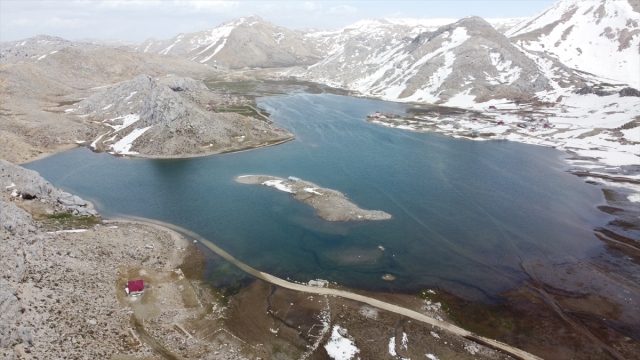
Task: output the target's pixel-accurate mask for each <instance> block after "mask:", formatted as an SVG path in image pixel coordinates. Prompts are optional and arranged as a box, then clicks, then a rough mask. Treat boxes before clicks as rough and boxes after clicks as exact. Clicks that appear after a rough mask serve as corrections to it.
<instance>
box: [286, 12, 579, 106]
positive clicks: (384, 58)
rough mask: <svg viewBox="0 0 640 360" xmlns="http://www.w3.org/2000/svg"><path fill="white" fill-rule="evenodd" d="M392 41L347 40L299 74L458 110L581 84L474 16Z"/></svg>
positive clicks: (371, 93)
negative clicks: (471, 104) (471, 102)
mask: <svg viewBox="0 0 640 360" xmlns="http://www.w3.org/2000/svg"><path fill="white" fill-rule="evenodd" d="M391 26H393V25H391ZM361 28H364V29H365V30H366V27H364V26H363V27H361ZM358 30H360V29H358ZM390 34H392V32H388V33H383V34H381V35H380V36H371V34H369V36H357V35H356V36H348V37H345V38H344V40H342V41H340V42H336V43H335V44H337V45H336V46H334V47H332V48H331V49H330V50H329V52H328V55H327V56H326V57H325V59H323V60H322V61H321V62H319V63H317V64H314V65H312V66H310V67H309V68H308V69H307V70H306V71H303V72H301V73H298V74H297V75H299V76H301V77H303V78H305V79H308V80H312V81H318V82H323V83H328V84H330V85H332V86H335V87H340V88H346V89H350V90H354V91H356V92H358V93H361V94H364V95H369V96H378V97H381V98H383V99H389V100H401V101H415V102H429V103H446V102H448V103H451V104H456V105H461V103H464V102H468V101H469V100H474V101H475V102H485V101H488V100H490V99H494V98H504V99H510V100H529V99H531V98H533V96H534V95H535V93H536V92H540V91H545V90H550V89H553V87H554V86H557V83H562V84H563V85H565V86H568V85H581V84H582V79H581V78H580V77H578V76H577V75H575V74H574V73H572V72H571V71H570V70H569V69H568V68H566V67H564V66H563V65H562V64H560V63H559V62H557V61H555V60H553V59H551V58H548V57H546V56H545V55H544V54H538V55H534V54H527V53H525V52H523V51H522V50H521V49H519V48H518V47H516V46H514V45H513V44H512V43H511V42H510V41H509V39H508V38H506V37H505V36H504V35H502V34H501V33H500V32H498V31H497V30H495V29H494V28H493V27H492V26H491V24H489V23H488V22H486V21H485V20H483V19H481V18H479V17H470V18H465V19H462V20H460V21H458V22H455V23H453V24H450V25H445V26H443V27H440V28H438V29H437V30H435V31H431V30H430V29H429V30H428V31H424V32H422V33H420V34H418V35H417V36H415V37H412V36H411V35H413V34H412V33H411V32H410V31H408V32H407V33H406V36H393V35H390ZM291 74H295V73H293V72H292V73H291ZM552 78H554V80H553V84H552Z"/></svg>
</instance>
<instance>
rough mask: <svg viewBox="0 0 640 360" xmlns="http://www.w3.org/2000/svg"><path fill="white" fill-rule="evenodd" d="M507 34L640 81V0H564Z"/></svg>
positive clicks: (617, 77) (595, 69)
mask: <svg viewBox="0 0 640 360" xmlns="http://www.w3.org/2000/svg"><path fill="white" fill-rule="evenodd" d="M506 35H507V36H508V37H509V38H510V39H511V41H513V42H514V43H516V44H518V45H519V46H521V47H523V48H524V49H528V50H533V51H542V52H546V53H549V54H553V55H554V56H555V57H557V58H558V59H559V60H560V61H561V62H562V63H564V64H565V65H567V66H569V67H572V68H575V69H579V70H582V71H587V72H590V73H593V74H596V75H600V76H604V77H607V78H610V79H612V80H614V81H617V82H621V83H626V84H630V85H632V86H634V87H638V86H640V65H639V64H640V2H639V1H637V0H615V1H614V0H561V1H558V2H557V3H556V4H554V5H553V6H551V7H550V8H549V9H547V10H545V11H543V12H542V13H540V14H539V15H537V16H535V17H533V18H532V19H530V20H528V21H526V22H523V23H521V24H519V25H517V26H515V27H514V28H512V29H510V30H509V31H508V32H507V33H506Z"/></svg>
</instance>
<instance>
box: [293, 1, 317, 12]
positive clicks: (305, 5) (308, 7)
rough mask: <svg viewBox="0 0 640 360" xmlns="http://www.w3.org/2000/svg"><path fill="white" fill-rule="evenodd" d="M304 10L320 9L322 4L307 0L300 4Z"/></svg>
mask: <svg viewBox="0 0 640 360" xmlns="http://www.w3.org/2000/svg"><path fill="white" fill-rule="evenodd" d="M299 8H300V9H302V10H304V11H318V10H321V9H322V5H321V4H318V3H317V2H314V1H305V2H303V3H302V4H300V6H299Z"/></svg>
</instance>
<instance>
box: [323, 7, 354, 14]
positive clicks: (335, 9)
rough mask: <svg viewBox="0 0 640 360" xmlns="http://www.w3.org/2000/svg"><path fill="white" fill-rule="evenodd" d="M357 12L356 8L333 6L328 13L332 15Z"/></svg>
mask: <svg viewBox="0 0 640 360" xmlns="http://www.w3.org/2000/svg"><path fill="white" fill-rule="evenodd" d="M357 11H358V9H357V8H355V7H353V6H349V5H340V6H334V7H332V8H330V9H329V12H330V13H334V14H353V13H355V12H357Z"/></svg>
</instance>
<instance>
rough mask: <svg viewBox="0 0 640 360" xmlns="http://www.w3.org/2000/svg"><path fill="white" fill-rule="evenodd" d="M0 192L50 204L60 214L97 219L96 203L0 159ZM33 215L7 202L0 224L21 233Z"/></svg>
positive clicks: (0, 210) (1, 212)
mask: <svg viewBox="0 0 640 360" xmlns="http://www.w3.org/2000/svg"><path fill="white" fill-rule="evenodd" d="M0 189H3V190H4V191H6V192H7V193H11V195H9V196H10V197H20V198H22V199H25V200H31V201H41V202H49V203H51V204H53V205H54V206H55V207H56V208H57V209H58V210H59V211H61V212H69V213H71V214H73V215H78V216H95V215H97V212H96V211H95V210H94V208H93V204H92V203H91V202H89V201H86V200H83V199H81V198H80V197H78V196H75V195H71V194H69V193H67V192H64V191H62V190H60V189H57V188H55V187H53V186H52V185H51V184H50V183H49V182H48V181H46V180H45V179H43V178H42V177H41V176H40V174H38V173H37V172H35V171H33V170H28V169H25V168H23V167H21V166H18V165H14V164H12V163H10V162H8V161H5V160H2V159H0ZM29 218H30V216H29V215H28V214H27V213H26V212H25V211H24V210H22V209H19V208H17V207H16V206H15V205H13V204H10V203H7V204H3V205H2V207H1V208H0V223H1V224H2V225H1V226H3V227H4V228H5V229H6V230H7V231H9V232H11V233H15V232H18V233H22V232H24V227H25V226H26V225H24V224H26V223H27V220H28V219H29Z"/></svg>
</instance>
